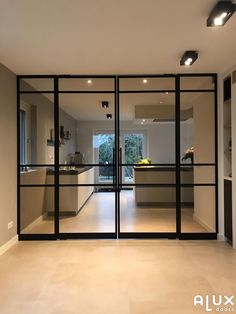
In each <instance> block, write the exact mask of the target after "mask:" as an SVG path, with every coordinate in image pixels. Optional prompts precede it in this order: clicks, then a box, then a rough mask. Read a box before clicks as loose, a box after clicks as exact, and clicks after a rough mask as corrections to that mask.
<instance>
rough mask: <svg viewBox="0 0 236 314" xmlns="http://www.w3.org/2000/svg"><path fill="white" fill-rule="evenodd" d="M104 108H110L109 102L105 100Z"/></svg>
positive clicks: (103, 102)
mask: <svg viewBox="0 0 236 314" xmlns="http://www.w3.org/2000/svg"><path fill="white" fill-rule="evenodd" d="M102 108H109V101H106V100H103V101H102Z"/></svg>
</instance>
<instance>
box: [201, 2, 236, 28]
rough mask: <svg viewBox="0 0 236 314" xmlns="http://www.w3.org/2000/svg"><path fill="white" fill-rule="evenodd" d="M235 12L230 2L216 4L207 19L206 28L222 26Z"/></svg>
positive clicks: (234, 5)
mask: <svg viewBox="0 0 236 314" xmlns="http://www.w3.org/2000/svg"><path fill="white" fill-rule="evenodd" d="M235 10H236V4H235V3H232V1H219V2H217V4H216V5H215V6H214V8H213V9H212V11H211V13H210V15H209V17H208V19H207V26H223V25H224V24H225V23H226V22H227V21H228V19H229V18H230V17H231V16H232V15H233V14H234V12H235Z"/></svg>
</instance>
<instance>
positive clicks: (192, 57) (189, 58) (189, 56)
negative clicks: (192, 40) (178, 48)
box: [180, 50, 198, 66]
mask: <svg viewBox="0 0 236 314" xmlns="http://www.w3.org/2000/svg"><path fill="white" fill-rule="evenodd" d="M197 58H198V53H197V51H194V50H188V51H185V53H184V54H183V56H182V58H181V60H180V65H186V66H189V65H192V64H193V63H194V62H195V61H196V60H197Z"/></svg>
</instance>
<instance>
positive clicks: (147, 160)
mask: <svg viewBox="0 0 236 314" xmlns="http://www.w3.org/2000/svg"><path fill="white" fill-rule="evenodd" d="M151 163H152V161H151V159H150V158H148V157H146V158H143V159H140V160H139V162H138V165H150V164H151Z"/></svg>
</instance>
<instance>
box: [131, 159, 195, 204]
mask: <svg viewBox="0 0 236 314" xmlns="http://www.w3.org/2000/svg"><path fill="white" fill-rule="evenodd" d="M134 178H135V179H134V182H135V184H140V185H144V184H150V185H152V184H153V185H154V184H160V185H161V184H165V185H166V186H162V187H161V186H160V187H154V186H135V201H136V204H137V205H140V206H142V205H155V206H175V204H176V187H175V186H174V185H175V183H176V168H175V167H174V166H165V167H161V166H148V165H147V166H137V167H134ZM181 182H182V183H185V184H192V183H193V168H192V167H191V166H186V167H182V168H181ZM168 185H169V186H168ZM193 199H194V195H193V187H186V188H183V189H182V190H181V203H182V205H185V206H191V205H193Z"/></svg>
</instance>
